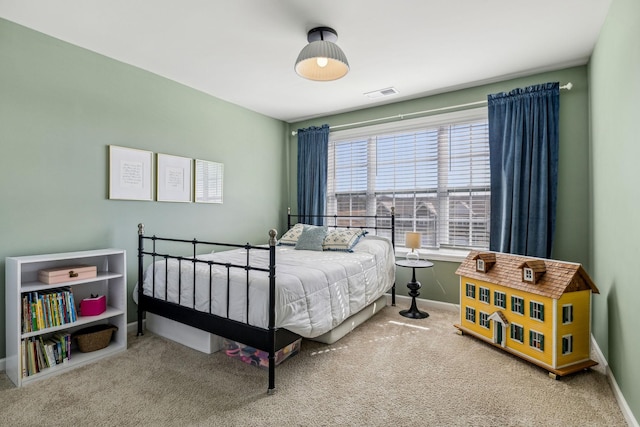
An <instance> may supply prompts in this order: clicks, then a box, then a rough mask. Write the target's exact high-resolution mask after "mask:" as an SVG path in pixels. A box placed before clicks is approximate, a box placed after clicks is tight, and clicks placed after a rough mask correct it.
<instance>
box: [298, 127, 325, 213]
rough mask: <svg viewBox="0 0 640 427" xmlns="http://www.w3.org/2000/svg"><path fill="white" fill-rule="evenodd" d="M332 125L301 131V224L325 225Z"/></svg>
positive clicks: (299, 155) (299, 166) (299, 163)
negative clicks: (321, 216)
mask: <svg viewBox="0 0 640 427" xmlns="http://www.w3.org/2000/svg"><path fill="white" fill-rule="evenodd" d="M328 151H329V125H322V126H320V127H316V126H312V127H309V128H306V129H298V215H300V217H299V220H300V222H304V223H306V224H315V225H323V223H324V221H323V218H316V217H311V216H308V215H324V212H325V204H326V200H327V157H328Z"/></svg>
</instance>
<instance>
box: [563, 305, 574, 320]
mask: <svg viewBox="0 0 640 427" xmlns="http://www.w3.org/2000/svg"><path fill="white" fill-rule="evenodd" d="M571 322H573V305H571V304H568V305H563V306H562V323H563V324H567V323H571Z"/></svg>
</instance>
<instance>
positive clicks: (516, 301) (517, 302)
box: [511, 297, 524, 314]
mask: <svg viewBox="0 0 640 427" xmlns="http://www.w3.org/2000/svg"><path fill="white" fill-rule="evenodd" d="M511 311H513V312H514V313H518V314H524V300H523V299H522V298H520V297H511Z"/></svg>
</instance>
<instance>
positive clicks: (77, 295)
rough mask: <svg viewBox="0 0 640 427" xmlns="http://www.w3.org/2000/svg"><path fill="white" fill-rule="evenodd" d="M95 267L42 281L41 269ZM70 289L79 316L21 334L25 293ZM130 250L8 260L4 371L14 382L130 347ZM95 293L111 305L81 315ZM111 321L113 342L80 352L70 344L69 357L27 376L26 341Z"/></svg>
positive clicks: (34, 378)
mask: <svg viewBox="0 0 640 427" xmlns="http://www.w3.org/2000/svg"><path fill="white" fill-rule="evenodd" d="M78 264H84V265H95V266H96V267H97V270H98V274H97V275H96V277H93V278H89V279H82V280H74V281H70V282H65V283H60V284H56V285H49V284H45V283H42V282H39V281H38V280H37V279H38V271H40V270H42V269H49V268H55V267H64V266H69V265H78ZM61 288H68V289H70V290H71V292H72V293H73V299H74V302H75V304H74V307H75V311H76V313H78V315H77V318H76V320H75V321H73V322H69V323H65V324H62V325H59V326H53V327H45V328H41V329H39V330H37V331H30V332H23V325H22V322H23V309H24V306H23V297H24V296H25V295H29V294H32V293H36V292H37V293H39V294H46V293H50V292H56V291H57V290H60V289H61ZM126 288H127V280H126V252H125V251H124V250H120V249H99V250H93V251H82V252H68V253H60V254H47V255H33V256H24V257H7V258H6V281H5V289H6V290H5V292H6V348H7V356H6V373H7V376H8V377H9V379H11V381H13V383H14V384H15V385H16V386H18V387H21V386H23V385H26V384H30V383H32V382H35V381H38V380H40V379H43V378H47V377H50V376H52V375H57V374H59V373H61V372H65V371H67V370H69V369H73V368H76V367H79V366H82V365H85V364H87V363H91V362H93V361H96V360H98V359H101V358H104V357H107V356H110V355H112V354H116V353H119V352H121V351H124V350H126V348H127V331H126V327H127V325H126V316H127V306H126V304H127V298H126ZM92 294H98V295H105V296H106V298H107V309H106V311H105V312H103V313H101V314H99V315H96V316H80V315H79V305H80V301H81V300H82V299H83V298H88V297H90V296H91V295H92ZM106 323H108V324H112V325H115V326H117V327H118V329H117V331H114V333H113V336H112V339H111V342H110V344H109V345H108V346H107V347H105V348H103V349H100V350H97V351H92V352H89V353H82V352H80V351H79V350H77V349H76V348H75V346H74V345H73V344H72V346H71V352H70V357H69V359H68V360H66V361H65V362H64V363H59V364H54V365H53V366H51V367H48V368H44V369H42V370H40V371H39V372H37V373H31V374H30V375H26V372H27V371H28V370H27V369H26V366H27V364H28V363H27V362H26V360H25V358H24V357H23V354H22V352H23V348H24V346H23V341H25V342H27V343H28V341H29V340H40V338H42V339H43V341H44V340H46V339H47V338H50V337H52V336H54V335H55V334H59V333H63V334H73V333H74V332H75V331H77V330H78V329H81V328H83V327H86V326H90V325H98V324H106Z"/></svg>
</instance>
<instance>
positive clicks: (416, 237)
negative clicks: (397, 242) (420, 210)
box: [405, 231, 422, 261]
mask: <svg viewBox="0 0 640 427" xmlns="http://www.w3.org/2000/svg"><path fill="white" fill-rule="evenodd" d="M421 241H422V234H420V233H416V232H414V231H409V232H407V233H406V234H405V246H406V247H407V248H411V252H408V253H407V260H409V261H417V260H419V259H420V254H419V253H418V249H419V248H420V246H421V244H420V242H421Z"/></svg>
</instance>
